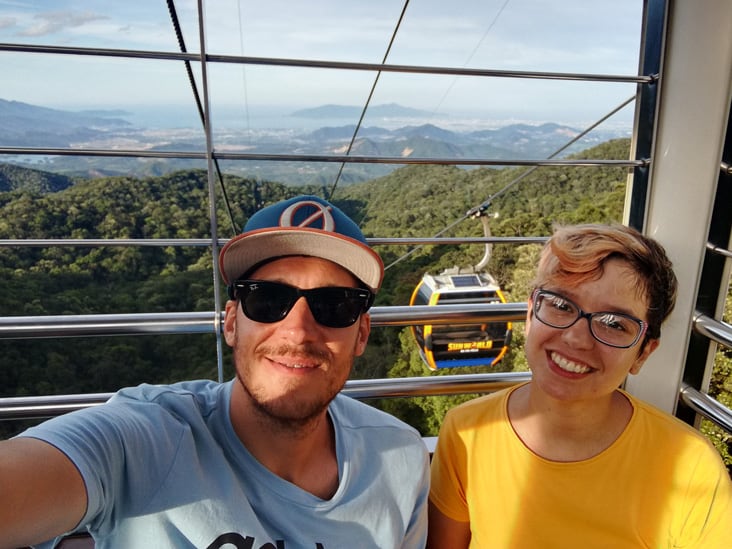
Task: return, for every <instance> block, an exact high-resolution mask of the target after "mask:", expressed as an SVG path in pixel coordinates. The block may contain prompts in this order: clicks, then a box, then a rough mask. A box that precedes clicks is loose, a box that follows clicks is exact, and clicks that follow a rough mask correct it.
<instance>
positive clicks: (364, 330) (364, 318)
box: [354, 313, 371, 356]
mask: <svg viewBox="0 0 732 549" xmlns="http://www.w3.org/2000/svg"><path fill="white" fill-rule="evenodd" d="M370 333H371V315H370V314H368V313H364V314H362V315H361V318H359V319H358V335H357V337H358V340H357V341H356V347H355V350H354V355H355V356H361V355H362V354H363V352H364V351H365V350H366V343H368V340H369V334H370Z"/></svg>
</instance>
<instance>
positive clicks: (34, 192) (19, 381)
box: [0, 140, 629, 396]
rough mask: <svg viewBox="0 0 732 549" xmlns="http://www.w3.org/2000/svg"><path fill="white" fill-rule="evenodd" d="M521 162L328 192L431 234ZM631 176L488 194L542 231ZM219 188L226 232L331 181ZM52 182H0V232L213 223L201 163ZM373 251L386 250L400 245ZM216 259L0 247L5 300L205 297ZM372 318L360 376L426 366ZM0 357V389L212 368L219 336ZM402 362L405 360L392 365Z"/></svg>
mask: <svg viewBox="0 0 732 549" xmlns="http://www.w3.org/2000/svg"><path fill="white" fill-rule="evenodd" d="M628 146H629V143H628V141H625V140H620V141H615V142H610V143H607V144H605V145H603V146H601V147H598V148H596V149H594V150H591V151H588V154H592V155H599V156H600V157H602V155H608V157H613V158H618V157H623V156H626V157H627V149H628ZM616 155H617V156H616ZM10 171H12V170H10ZM523 171H525V170H523V169H480V170H464V169H460V168H457V167H445V166H442V167H440V166H408V167H405V168H401V169H398V170H396V171H395V172H393V173H392V174H390V175H389V176H386V177H383V178H380V179H376V180H373V181H369V182H365V183H361V184H356V185H352V186H348V187H344V188H342V189H338V190H337V193H336V195H335V198H334V200H335V202H336V203H337V204H339V205H340V206H342V207H343V208H344V209H345V210H346V211H347V212H349V213H350V214H351V215H353V217H354V218H355V219H356V220H358V221H359V222H360V223H361V224H362V226H363V229H364V232H365V233H366V234H367V236H381V237H390V236H431V235H434V234H437V233H438V232H439V231H441V230H443V229H444V228H445V227H446V226H447V225H449V224H451V223H453V222H454V221H455V220H456V219H459V218H460V217H462V216H463V215H464V214H465V212H466V211H467V210H468V209H469V208H471V207H473V206H475V205H477V204H480V203H481V202H482V201H484V200H485V199H486V198H487V197H489V196H490V195H491V194H493V193H495V192H497V191H498V190H499V189H501V188H503V187H504V186H506V185H507V184H509V183H510V182H511V181H512V180H513V179H515V178H516V177H518V176H519V175H520V174H521V173H522V172H523ZM18 173H19V174H20V173H21V172H18ZM625 177H626V174H625V170H624V169H617V168H616V169H606V168H594V169H587V170H570V169H569V168H545V169H542V170H537V171H536V172H534V173H533V174H531V175H530V176H529V177H527V178H526V179H524V180H523V181H521V183H520V184H518V185H515V186H514V187H513V189H512V190H511V191H510V192H507V193H506V194H504V195H503V196H502V197H501V198H500V199H499V200H496V202H495V203H494V205H493V206H492V208H493V209H494V211H496V212H498V213H499V218H498V219H497V220H496V222H495V224H494V227H493V233H494V234H495V235H499V236H500V235H517V234H523V235H537V234H538V235H545V234H549V229H550V225H551V221H553V220H554V219H556V220H564V221H572V220H578V219H582V218H584V219H588V220H589V219H592V220H606V219H618V218H619V217H620V211H621V208H622V200H623V188H624V182H625ZM225 188H226V196H227V197H228V201H229V203H230V208H231V212H232V216H231V217H232V218H233V221H230V218H229V214H228V211H227V209H226V208H225V207H224V206H221V207H220V211H219V212H218V216H219V230H220V237H222V238H227V237H231V236H233V235H234V234H236V233H238V232H239V230H240V229H239V228H240V227H241V226H242V225H243V224H244V222H245V221H246V219H247V218H248V217H249V216H250V215H251V214H252V213H254V212H255V211H256V209H257V207H258V205H259V204H261V203H269V202H273V201H276V200H279V199H281V198H284V197H287V196H292V195H294V194H298V193H302V192H310V193H316V194H321V195H322V194H323V190H324V189H322V188H315V187H309V188H308V187H297V188H293V187H291V186H286V185H282V184H279V183H274V182H262V181H255V180H251V179H245V178H239V177H230V176H226V177H225ZM48 190H51V187H49V188H40V187H39V188H36V186H34V185H30V186H29V187H28V188H27V189H26V190H22V191H21V190H15V191H12V192H3V193H0V238H2V239H27V238H202V239H205V238H207V237H208V236H209V234H210V223H209V215H208V213H209V207H208V190H207V179H206V174H205V172H203V171H183V172H176V173H173V174H170V175H166V176H162V177H151V178H144V179H137V178H128V177H109V178H100V179H94V180H81V181H79V182H77V183H76V184H74V185H71V186H68V187H66V188H63V189H61V190H58V191H57V192H46V191H48ZM453 234H454V235H480V234H481V229H480V226H479V224H478V223H476V222H475V221H465V222H464V223H462V224H461V225H459V226H457V227H456V228H455V231H454V233H453ZM504 247H505V246H504ZM495 248H496V249H495V251H494V256H495V260H494V262H493V269H494V271H495V273H496V275H497V276H498V277H499V279H500V280H501V283H502V284H504V285H505V286H506V288H507V289H508V290H509V291H511V290H512V289H513V286H514V284H515V282H514V278H515V276H514V273H515V268H514V266H515V265H516V264H517V262H520V261H521V250H520V249H516V248H514V249H511V248H508V249H506V250H502V249H501V248H502V247H501V246H496V247H495ZM379 251H380V252H381V253H382V254H383V256H384V260H385V263H386V264H389V263H391V262H392V261H393V260H395V259H396V258H397V257H399V256H400V255H402V254H403V253H404V252H405V251H406V250H400V249H397V248H386V249H382V250H379ZM481 255H482V250H481V249H480V247H476V246H472V247H470V246H462V247H458V248H450V247H436V246H431V247H427V248H425V249H424V250H420V251H419V252H418V253H415V254H414V255H413V256H412V257H410V259H409V260H408V261H402V262H400V263H398V264H397V265H395V266H394V267H393V268H390V269H389V270H388V271H387V276H386V282H385V285H384V291H383V292H382V293H381V294H380V296H379V298H378V301H377V304H402V305H403V304H406V303H408V299H409V295H410V293H411V291H412V289H413V288H414V285H415V284H416V283H417V282H418V280H419V278H420V277H421V273H422V272H423V271H425V270H437V269H442V268H443V267H446V266H452V265H455V264H463V263H465V262H466V261H468V262H469V264H472V263H474V262H475V259H476V258H478V257H480V256H481ZM211 262H212V257H211V252H210V250H209V249H208V248H205V247H199V248H195V247H194V248H183V247H168V248H164V249H158V248H152V247H122V246H109V247H101V248H96V247H85V248H65V247H51V248H41V247H38V248H17V249H16V248H7V247H6V248H0V276H2V277H3V279H4V281H5V289H6V291H4V292H2V294H1V295H0V314H2V315H3V316H8V315H46V314H50V315H61V314H96V313H131V312H164V311H211V310H213V301H212V291H213V289H212V281H211ZM523 298H524V296H519V298H518V299H523ZM375 332H376V333H375V334H374V336H373V341H372V343H373V344H374V345H372V347H371V348H370V349H369V352H368V354H367V357H366V358H365V359H364V360H361V361H360V362H359V364H358V367H357V368H356V371H355V375H356V376H357V377H382V376H385V375H390V372H391V371H392V370H393V369H394V367H395V364H396V363H397V362H398V360H406V362H407V363H412V365H411V366H410V367H411V369H412V370H414V372H413V373H415V374H417V373H418V374H420V375H422V374H424V373H426V371H425V370H424V369H423V368H422V367H421V366H418V365H417V364H418V362H415V359H414V357H410V356H407V357H406V358H404V357H402V353H403V351H402V349H401V344H400V343H399V341H398V340H399V338H400V337H403V334H401V333H400V331H397V330H375ZM378 332H381V333H378ZM400 357H401V358H400ZM416 360H417V361H418V360H419V359H418V358H417V359H416ZM0 362H1V363H2V364H0V390H1V391H2V394H3V396H8V395H19V394H49V393H69V392H71V393H73V392H98V391H111V390H114V389H117V388H118V387H120V386H123V385H128V384H131V383H138V382H141V381H151V382H164V381H170V380H175V379H183V378H188V377H199V376H206V377H214V376H215V371H216V365H215V348H214V345H213V343H212V338H208V337H206V336H200V337H190V336H186V337H183V336H164V337H155V338H146V337H138V338H126V337H108V338H107V337H105V338H84V339H78V338H74V339H71V340H48V341H37V340H36V341H15V340H11V341H2V342H0ZM227 366H228V365H227ZM506 367H511V361H506ZM403 369H404V366H403V365H401V363H400V365H399V367H398V370H403Z"/></svg>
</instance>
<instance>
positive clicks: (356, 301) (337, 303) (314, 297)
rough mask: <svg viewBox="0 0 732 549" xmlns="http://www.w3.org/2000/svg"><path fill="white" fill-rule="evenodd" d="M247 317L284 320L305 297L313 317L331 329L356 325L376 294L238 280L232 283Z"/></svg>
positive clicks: (337, 288) (264, 281) (256, 319)
mask: <svg viewBox="0 0 732 549" xmlns="http://www.w3.org/2000/svg"><path fill="white" fill-rule="evenodd" d="M231 288H232V292H231V295H232V298H233V299H238V300H239V301H240V303H241V308H242V311H243V312H244V314H245V315H246V316H247V318H249V319H251V320H254V321H255V322H263V323H267V324H269V323H273V322H279V321H280V320H283V319H284V318H285V317H286V316H287V315H288V314H289V312H290V311H291V310H292V308H293V307H294V306H295V303H296V302H297V300H298V299H300V298H301V297H304V298H305V300H306V301H307V303H308V307H310V312H311V313H312V315H313V318H315V320H316V321H317V322H318V323H319V324H322V325H323V326H327V327H328V328H346V327H348V326H352V325H353V324H354V323H355V322H356V320H358V317H359V316H360V315H361V314H362V313H365V312H366V311H367V310H368V309H369V307H371V304H372V303H373V299H374V294H373V293H371V292H370V291H369V290H364V289H362V288H341V287H336V286H324V287H322V288H312V289H310V290H301V289H300V288H296V287H295V286H290V285H289V284H282V283H280V282H270V281H267V280H237V281H236V282H234V283H233V284H232V285H231Z"/></svg>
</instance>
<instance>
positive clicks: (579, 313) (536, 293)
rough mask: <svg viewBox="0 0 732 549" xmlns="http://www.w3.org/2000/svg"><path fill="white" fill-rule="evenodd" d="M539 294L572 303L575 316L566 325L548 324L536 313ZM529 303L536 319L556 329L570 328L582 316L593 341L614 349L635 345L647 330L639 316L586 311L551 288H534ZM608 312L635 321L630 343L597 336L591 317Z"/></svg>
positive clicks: (628, 347) (611, 312)
mask: <svg viewBox="0 0 732 549" xmlns="http://www.w3.org/2000/svg"><path fill="white" fill-rule="evenodd" d="M539 294H549V295H550V296H556V297H559V298H561V299H563V300H564V301H566V302H567V303H569V304H570V305H572V307H574V308H575V309H577V318H575V319H574V320H573V321H572V322H571V323H570V324H567V325H566V326H555V325H554V324H549V323H548V322H547V321H545V320H542V319H541V318H539V315H537V314H536V311H537V310H539V309H540V307H537V306H536V299H537V297H538V296H539ZM531 304H532V307H531V311H532V314H533V316H534V318H536V320H538V321H539V322H541V323H542V324H544V325H546V326H549V327H550V328H556V329H558V330H566V329H567V328H571V327H572V326H574V325H575V324H577V321H579V319H581V318H584V319H585V320H587V327H588V329H589V331H590V335H591V336H592V337H593V339H594V340H595V341H599V342H600V343H602V344H603V345H607V346H608V347H612V348H614V349H630V348H631V347H634V346H635V345H637V344H638V342H639V341H640V340H641V339H643V337H644V336H645V335H646V333H647V332H648V322H646V321H645V320H641V319H640V318H636V317H634V316H633V315H629V314H626V313H621V312H618V311H595V312H593V313H587V312H585V311H584V310H582V308H581V307H580V306H579V305H577V304H576V303H575V302H574V301H572V300H571V299H569V298H568V297H566V296H564V295H562V294H559V293H557V292H553V291H551V290H545V289H544V288H534V291H533V292H531ZM608 314H610V315H615V316H622V317H623V318H627V319H629V320H632V321H633V322H635V323H637V324H638V325H639V326H640V329H639V330H638V334H637V335H636V336H635V339H634V340H633V342H632V343H630V344H628V345H617V344H615V343H608V342H607V341H604V340H602V339H600V338H599V337H597V335H596V334H595V332H594V330H593V329H592V318H593V317H595V316H597V315H608Z"/></svg>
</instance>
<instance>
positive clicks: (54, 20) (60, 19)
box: [18, 11, 109, 37]
mask: <svg viewBox="0 0 732 549" xmlns="http://www.w3.org/2000/svg"><path fill="white" fill-rule="evenodd" d="M104 19H109V18H108V17H107V16H105V15H99V14H96V13H92V12H89V11H87V12H71V11H53V12H51V11H47V12H43V13H37V14H35V15H34V16H33V21H34V23H32V24H31V25H30V26H29V27H27V28H25V29H24V30H21V31H20V32H18V36H34V37H36V36H47V35H49V34H56V33H59V32H63V31H65V30H68V29H71V28H76V27H81V26H83V25H85V24H87V23H90V22H92V21H100V20H104Z"/></svg>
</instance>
